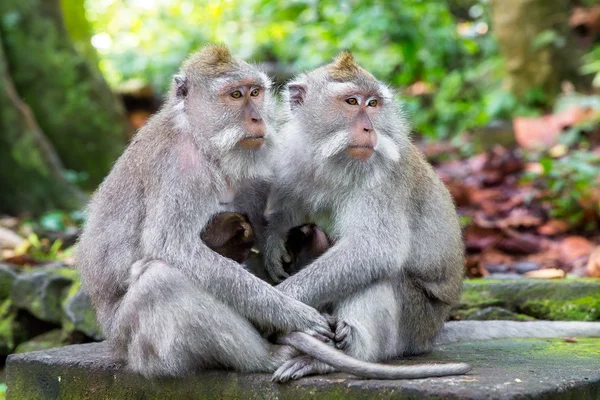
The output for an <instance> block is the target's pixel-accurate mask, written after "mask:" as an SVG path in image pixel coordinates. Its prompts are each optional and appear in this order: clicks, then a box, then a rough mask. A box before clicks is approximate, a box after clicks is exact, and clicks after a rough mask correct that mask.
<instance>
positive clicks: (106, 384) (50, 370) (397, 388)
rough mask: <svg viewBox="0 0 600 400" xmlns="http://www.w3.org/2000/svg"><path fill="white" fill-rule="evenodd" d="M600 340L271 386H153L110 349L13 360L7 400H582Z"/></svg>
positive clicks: (241, 379) (246, 381) (217, 377)
mask: <svg viewBox="0 0 600 400" xmlns="http://www.w3.org/2000/svg"><path fill="white" fill-rule="evenodd" d="M599 360H600V340H599V339H579V340H578V341H577V342H575V343H567V342H564V341H563V340H561V339H553V340H539V339H528V340H493V341H487V342H473V343H456V344H452V345H445V346H440V347H439V348H438V349H437V350H435V351H434V353H432V354H430V355H428V356H424V357H414V358H411V359H410V360H406V361H403V363H406V364H415V363H423V362H450V361H460V362H467V363H470V364H471V365H472V366H473V370H472V371H471V372H470V373H469V374H468V375H463V376H455V377H444V378H431V379H414V380H398V381H379V380H377V381H376V380H371V381H369V380H359V379H354V378H352V377H350V376H348V375H344V374H333V375H329V376H325V377H311V378H304V379H302V380H299V381H295V382H292V383H290V384H273V383H271V382H270V375H269V374H237V373H233V372H217V371H209V372H205V373H201V374H198V375H196V376H194V377H192V378H189V379H186V380H175V379H163V380H154V381H149V380H146V379H145V378H143V377H140V376H138V375H133V374H130V373H127V372H125V371H123V367H122V365H121V364H120V363H119V362H118V361H115V360H114V359H113V358H112V357H111V355H110V352H109V350H108V348H107V346H106V344H105V343H94V344H85V345H74V346H68V347H63V348H61V349H53V350H47V351H41V352H33V353H27V354H20V355H11V356H10V357H9V358H8V364H7V385H8V393H7V398H8V399H9V400H30V399H31V400H33V399H35V400H44V399H63V400H69V399H88V400H95V399H111V400H121V399H127V400H130V399H148V400H150V399H222V398H226V399H314V398H324V399H373V398H378V399H423V398H435V399H545V400H548V399H573V400H575V399H577V400H586V399H590V400H592V399H594V400H597V399H599V398H600V361H599Z"/></svg>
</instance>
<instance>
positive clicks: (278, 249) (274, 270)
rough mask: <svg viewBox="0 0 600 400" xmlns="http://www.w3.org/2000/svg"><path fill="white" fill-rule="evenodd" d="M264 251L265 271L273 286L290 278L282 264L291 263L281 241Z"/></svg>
mask: <svg viewBox="0 0 600 400" xmlns="http://www.w3.org/2000/svg"><path fill="white" fill-rule="evenodd" d="M269 247H270V249H267V250H266V251H265V271H266V272H267V274H268V275H269V278H271V280H272V281H273V283H274V284H278V283H281V282H283V281H284V280H286V279H287V278H289V277H290V275H289V274H288V273H287V272H285V269H284V268H283V263H290V262H291V261H292V259H291V257H290V255H289V254H288V252H287V250H286V248H285V243H284V241H283V240H280V241H278V243H277V244H276V245H274V246H269Z"/></svg>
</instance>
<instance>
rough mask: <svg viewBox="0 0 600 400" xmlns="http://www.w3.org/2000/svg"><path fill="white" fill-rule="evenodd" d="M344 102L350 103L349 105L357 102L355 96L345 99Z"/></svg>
mask: <svg viewBox="0 0 600 400" xmlns="http://www.w3.org/2000/svg"><path fill="white" fill-rule="evenodd" d="M346 103H348V104H350V105H351V106H355V105H357V104H358V100H356V98H355V97H350V98H349V99H346Z"/></svg>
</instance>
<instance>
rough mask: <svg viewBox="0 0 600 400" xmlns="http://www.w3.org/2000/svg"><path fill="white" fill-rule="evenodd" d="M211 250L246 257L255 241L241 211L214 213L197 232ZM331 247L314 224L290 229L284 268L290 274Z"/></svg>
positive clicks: (238, 258) (234, 256)
mask: <svg viewBox="0 0 600 400" xmlns="http://www.w3.org/2000/svg"><path fill="white" fill-rule="evenodd" d="M200 237H201V239H202V241H203V242H204V243H205V244H206V245H207V246H208V247H209V248H210V249H212V250H213V251H215V252H217V253H219V254H220V255H222V256H223V257H226V258H230V259H232V260H234V261H236V262H238V263H243V262H244V261H246V260H247V259H248V257H249V256H250V253H251V251H252V247H253V246H254V244H255V241H256V235H255V233H254V230H253V229H252V224H251V223H250V221H249V220H248V217H247V216H246V215H244V214H240V213H236V212H220V213H217V214H215V215H214V216H213V217H212V218H211V220H210V222H209V223H208V224H207V225H206V227H205V228H204V230H203V231H202V234H201V235H200ZM330 247H331V240H330V239H329V237H328V236H327V235H326V234H325V232H323V230H322V229H321V228H319V227H318V226H317V225H315V224H305V225H301V226H297V227H295V228H292V229H290V231H289V232H288V236H287V240H286V248H287V250H288V254H289V255H290V259H291V262H289V263H286V264H285V265H284V268H285V270H286V272H287V273H288V274H290V275H293V274H295V273H296V272H298V271H300V270H301V269H302V268H303V267H305V266H306V265H308V264H310V263H311V262H312V261H314V260H315V259H317V258H318V257H319V256H321V255H322V254H323V253H325V252H326V251H327V250H328V249H329V248H330Z"/></svg>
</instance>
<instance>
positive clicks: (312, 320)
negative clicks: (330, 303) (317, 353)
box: [295, 307, 335, 343]
mask: <svg viewBox="0 0 600 400" xmlns="http://www.w3.org/2000/svg"><path fill="white" fill-rule="evenodd" d="M307 309H308V310H310V312H308V313H306V314H305V315H303V316H302V317H301V320H302V321H303V322H302V323H301V324H300V326H298V329H295V330H298V331H300V332H304V333H306V334H308V335H310V336H312V337H314V338H316V339H318V340H320V341H322V342H325V343H329V342H331V341H332V340H333V339H334V337H335V333H334V332H333V329H332V325H331V322H332V319H331V317H330V316H328V315H326V314H320V313H319V312H318V311H317V310H315V309H314V308H312V307H307Z"/></svg>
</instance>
